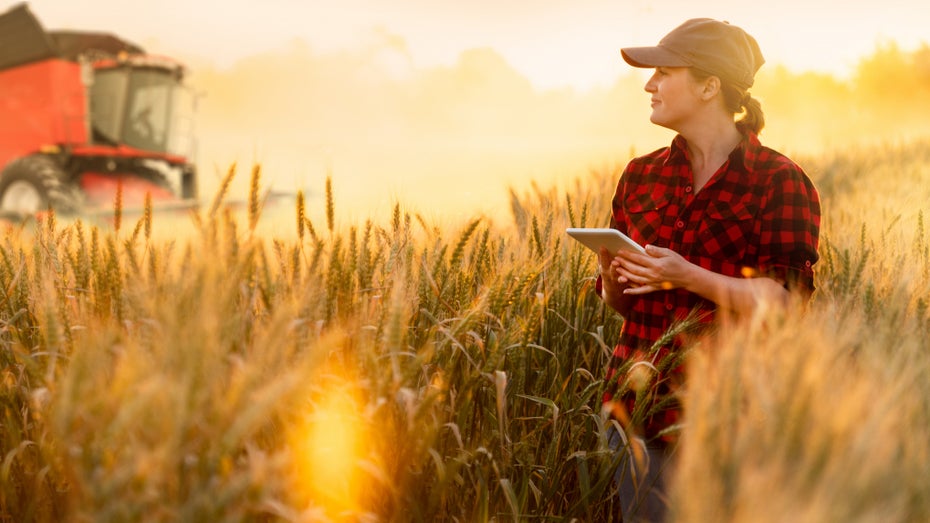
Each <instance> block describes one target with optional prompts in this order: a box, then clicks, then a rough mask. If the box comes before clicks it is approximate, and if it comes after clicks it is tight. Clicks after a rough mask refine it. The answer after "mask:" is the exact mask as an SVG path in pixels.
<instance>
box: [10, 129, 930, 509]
mask: <svg viewBox="0 0 930 523" xmlns="http://www.w3.org/2000/svg"><path fill="white" fill-rule="evenodd" d="M798 160H799V162H800V163H801V164H802V166H803V167H804V168H805V169H806V170H807V171H808V173H809V174H810V175H811V177H812V178H813V179H814V181H815V183H816V184H817V186H818V187H819V189H820V191H821V196H822V198H823V201H824V224H823V229H822V243H821V261H820V262H819V264H818V265H817V267H816V269H817V280H816V283H817V287H818V289H817V291H816V293H815V295H814V299H813V301H812V303H811V304H810V307H809V308H808V309H807V310H806V311H803V312H801V311H798V310H793V311H791V312H788V313H784V314H783V313H780V312H778V311H775V310H767V311H762V312H761V313H760V314H758V315H756V316H755V317H754V318H753V321H751V322H747V323H746V324H745V325H740V326H735V327H734V328H733V329H731V330H729V331H728V332H727V333H726V334H725V335H724V336H722V337H721V339H720V340H719V342H718V343H715V344H714V346H713V347H702V346H698V347H695V348H694V349H692V350H691V351H690V352H689V353H688V355H687V357H688V358H689V360H688V361H689V363H688V365H689V372H690V378H689V380H690V381H689V385H688V389H687V390H686V391H685V395H684V401H685V405H686V418H685V423H684V424H683V426H682V427H681V431H682V446H681V448H680V452H679V458H680V462H679V466H678V468H677V472H676V475H675V477H674V487H673V489H672V499H673V502H674V503H673V514H672V515H673V519H674V520H675V521H681V522H707V521H729V522H749V521H752V522H760V521H761V522H768V521H772V522H787V521H791V522H834V521H835V522H841V521H842V522H851V521H852V522H873V521H874V522H889V521H891V522H894V521H900V522H910V521H914V522H919V521H927V520H930V346H928V344H930V342H928V337H927V332H928V327H930V311H928V304H930V292H928V291H930V239H928V235H927V231H926V228H927V223H926V222H927V220H928V218H930V207H928V203H927V202H928V201H930V142H926V141H915V142H907V143H900V144H887V145H885V146H876V147H873V148H869V149H848V150H844V151H839V152H835V153H829V154H824V155H822V156H816V157H808V158H799V159H798ZM236 172H237V171H236V168H235V166H233V167H231V168H230V170H229V173H228V175H227V183H224V184H222V187H221V189H220V190H219V191H218V192H217V194H216V195H215V197H214V199H213V200H212V201H211V202H209V203H210V205H209V206H204V208H202V209H200V210H198V211H196V212H193V213H191V215H190V216H189V217H186V218H185V220H186V222H187V223H188V224H189V225H188V226H187V227H188V228H189V230H190V233H189V234H183V235H177V234H173V232H174V231H164V230H163V231H159V227H160V222H159V220H160V217H159V216H157V215H156V216H153V215H152V212H146V213H144V214H143V215H142V216H141V217H136V218H130V217H127V216H122V215H121V213H120V209H119V207H118V206H117V207H116V208H115V209H114V216H113V217H112V219H111V220H110V221H108V222H105V223H91V222H82V221H81V220H70V221H65V220H64V218H62V217H56V216H54V215H46V216H43V217H40V218H39V219H37V220H36V221H35V222H31V223H26V224H7V225H4V226H3V233H2V240H0V241H2V244H0V360H2V369H3V370H2V372H3V376H2V382H0V407H2V417H0V452H2V454H0V459H2V461H0V521H16V522H21V521H95V522H98V521H365V522H375V521H460V522H473V521H537V520H539V521H561V520H564V521H618V520H619V515H618V506H617V502H616V499H615V498H614V497H613V496H612V494H611V492H612V491H611V485H610V482H611V476H612V471H613V468H614V467H615V466H616V465H617V458H616V457H615V456H614V455H613V454H611V453H610V452H607V450H606V441H605V435H604V434H605V429H606V426H607V424H608V422H606V421H605V419H604V417H603V416H602V413H601V405H600V398H601V394H602V392H603V390H604V386H605V384H604V381H603V370H604V368H605V366H606V363H607V358H608V355H609V353H610V346H611V345H612V342H613V340H614V339H615V337H616V335H617V332H618V330H619V326H620V321H621V320H620V318H619V317H618V316H616V315H615V314H613V313H612V312H610V311H608V310H606V309H605V308H604V306H603V305H602V304H601V303H600V301H599V300H598V299H597V297H596V296H594V294H593V292H592V286H593V275H594V270H595V266H594V262H595V260H594V257H593V256H592V255H591V254H590V253H588V252H586V251H584V250H583V249H582V248H581V247H580V246H578V245H575V244H574V243H572V242H570V241H568V239H567V237H566V236H565V235H564V233H563V230H564V228H565V227H568V226H589V227H591V226H603V224H604V223H605V222H606V219H607V216H608V209H609V200H610V197H609V196H610V194H611V191H612V188H613V185H614V183H615V181H616V177H617V176H618V175H619V172H618V171H611V170H604V171H600V172H592V173H588V174H585V175H583V176H579V177H577V178H576V179H575V180H573V181H572V182H571V183H567V184H565V186H564V187H548V188H547V187H543V188H541V187H538V186H532V187H531V188H529V189H527V190H525V191H523V192H521V191H520V190H512V192H511V207H512V209H511V211H512V213H511V214H512V220H510V221H507V222H505V223H500V222H498V223H495V222H494V221H493V220H492V219H490V218H487V217H482V216H475V217H474V218H473V219H470V220H464V221H463V222H461V223H451V224H443V225H437V224H435V223H432V222H430V221H429V220H427V219H425V218H424V217H423V216H422V215H421V214H419V213H418V212H417V211H416V209H407V208H404V207H403V206H402V205H401V204H397V205H396V206H395V207H394V212H393V215H392V216H391V218H390V219H388V220H385V221H384V222H383V223H377V222H373V221H370V220H369V221H366V222H364V223H342V222H341V221H340V217H339V206H338V183H337V182H335V181H333V180H327V182H326V186H325V191H326V202H325V204H326V209H325V211H326V212H325V220H323V221H322V222H312V221H311V220H310V219H308V218H307V215H308V213H307V210H306V208H305V206H306V203H305V201H304V199H303V197H302V196H299V197H298V199H297V202H296V204H295V205H294V209H293V211H292V212H291V213H290V214H291V216H292V217H293V218H291V221H290V223H288V224H287V226H286V228H278V229H279V232H278V233H276V234H274V233H269V232H266V231H265V230H264V229H262V228H261V227H260V223H261V221H262V212H263V208H262V202H261V199H260V197H259V194H260V192H261V185H260V179H261V178H260V168H259V167H258V166H256V167H254V168H252V170H251V178H250V181H251V183H250V187H251V190H250V194H249V206H248V209H246V210H245V212H243V213H239V214H237V213H235V212H233V211H231V210H229V209H228V208H226V207H225V206H224V199H225V197H226V194H225V191H226V190H225V188H226V187H229V183H228V180H231V179H232V177H233V176H237V174H236ZM285 229H286V230H285ZM166 232H167V234H165V233H166Z"/></svg>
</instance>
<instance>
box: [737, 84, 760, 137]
mask: <svg viewBox="0 0 930 523" xmlns="http://www.w3.org/2000/svg"><path fill="white" fill-rule="evenodd" d="M738 112H742V113H743V115H742V116H741V117H740V119H739V120H737V121H736V128H737V129H739V130H740V132H741V133H744V134H745V133H747V132H751V133H753V134H759V133H760V132H762V128H763V127H765V115H764V114H763V113H762V104H761V103H760V102H759V100H756V99H755V98H753V97H752V95H751V94H749V92H748V91H747V92H746V93H743V95H742V96H741V98H740V102H739V108H738V110H737V111H734V113H733V114H736V113H738Z"/></svg>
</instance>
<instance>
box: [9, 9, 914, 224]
mask: <svg viewBox="0 0 930 523" xmlns="http://www.w3.org/2000/svg"><path fill="white" fill-rule="evenodd" d="M696 4H700V7H696V6H695V5H696ZM918 4H919V2H917V1H916V0H884V1H881V2H870V3H868V4H865V3H862V2H861V0H827V1H819V0H803V1H802V0H781V1H779V2H751V1H746V0H740V1H736V0H707V1H704V2H695V1H694V0H669V1H666V2H661V3H660V2H648V1H645V0H623V1H610V0H533V1H531V0H503V1H494V2H492V1H490V0H468V1H449V0H339V1H332V2H326V3H324V2H322V1H319V0H222V1H217V0H32V1H31V2H30V6H31V9H32V11H33V12H34V13H35V14H36V16H37V17H38V18H39V19H40V20H41V21H42V23H43V24H44V25H45V26H46V27H47V28H49V29H72V30H97V31H105V32H111V33H115V34H118V35H120V36H122V37H123V38H126V39H128V40H131V41H134V42H136V43H138V44H141V45H143V46H144V47H145V48H146V50H147V51H148V52H150V53H154V54H165V55H168V56H173V57H176V58H180V59H181V60H183V61H185V62H187V63H188V65H190V66H191V69H192V71H193V75H192V83H193V84H194V85H193V86H194V87H195V88H196V89H197V90H198V92H200V93H201V94H202V95H203V96H202V97H201V99H200V100H201V101H200V104H199V109H198V121H197V125H196V130H197V134H196V138H197V143H198V148H197V152H196V154H195V158H196V161H197V163H198V165H199V166H200V168H201V173H202V176H201V178H200V187H201V193H202V194H206V195H211V194H212V193H213V188H212V187H213V186H215V185H216V184H218V181H219V179H220V178H221V177H222V173H224V172H225V171H226V167H227V166H228V165H229V164H230V163H231V162H233V161H238V162H239V163H240V165H241V166H243V169H242V171H240V172H247V170H248V169H247V168H246V166H248V165H249V164H250V162H252V161H255V162H259V163H261V164H262V166H263V181H267V182H268V183H269V184H271V185H272V186H273V187H275V188H276V189H280V190H296V189H303V190H306V191H308V192H309V193H310V194H312V195H313V196H312V197H311V199H310V205H309V208H310V211H311V212H318V211H319V210H320V209H321V208H322V206H321V201H322V200H321V199H320V197H319V193H320V190H321V189H322V187H323V180H324V178H325V176H327V175H328V174H329V173H332V175H333V180H334V185H335V187H336V190H337V201H338V202H339V205H338V206H337V207H339V208H340V209H342V211H343V212H345V211H346V209H347V208H348V209H350V210H352V211H353V212H356V213H357V214H356V216H362V215H365V214H369V213H375V212H378V211H381V212H386V211H389V210H390V209H391V207H392V203H393V202H392V200H393V199H394V198H395V197H396V198H397V199H398V200H401V201H404V202H409V203H411V204H413V205H414V206H415V207H418V208H420V209H425V210H429V211H436V212H437V213H439V212H441V213H443V214H446V215H448V214H450V213H461V214H462V215H465V216H470V215H471V214H472V212H473V211H474V210H475V209H484V210H487V212H488V213H489V214H493V213H495V212H497V213H499V212H502V211H501V210H502V209H503V210H506V209H507V208H508V204H507V201H508V200H507V195H508V192H507V190H506V187H507V186H508V185H513V186H516V187H521V186H525V185H527V184H528V183H529V181H530V180H532V181H534V182H539V183H541V184H542V185H543V186H546V185H548V184H549V183H550V181H569V180H570V179H571V178H572V177H574V176H576V175H583V174H584V173H586V172H588V169H602V168H605V167H608V166H611V165H615V164H616V163H617V162H623V161H625V160H626V159H627V158H628V154H629V152H630V151H631V150H632V149H633V147H634V146H635V147H636V148H637V150H639V151H644V150H652V148H657V147H660V146H662V145H665V144H666V143H667V141H668V140H669V139H670V135H669V134H668V133H667V132H666V131H665V130H664V129H659V128H657V127H656V126H653V125H650V124H649V120H648V112H649V103H648V95H646V93H644V92H643V91H642V80H641V79H638V78H636V76H635V75H632V76H631V75H630V74H629V73H630V72H631V71H632V69H631V68H630V67H629V66H627V65H626V64H625V63H623V61H622V60H621V58H620V55H619V49H620V48H621V47H624V46H636V45H654V44H655V43H657V42H658V40H659V39H660V38H661V37H662V36H663V35H664V34H666V33H667V32H668V31H669V30H671V29H672V28H674V27H675V26H676V25H678V24H679V23H681V22H682V21H684V20H686V19H688V18H693V17H699V16H707V17H712V18H717V19H722V20H728V21H730V22H731V23H734V24H737V25H740V26H742V27H743V28H745V29H746V30H748V31H749V32H750V33H751V34H753V35H754V36H756V38H757V39H758V40H759V43H760V45H761V47H762V50H763V52H764V53H765V55H766V57H767V60H768V63H769V64H778V63H780V64H784V65H787V66H788V67H789V68H791V69H793V70H794V71H795V72H798V71H802V70H817V71H822V72H828V73H832V74H835V75H838V76H841V77H842V76H845V75H847V74H849V73H851V72H853V69H854V67H855V65H856V64H857V63H858V61H859V58H860V57H862V56H868V55H872V54H873V53H874V51H875V49H876V46H877V45H878V44H879V43H882V42H888V41H890V40H894V41H896V42H897V43H898V44H899V45H900V46H901V47H902V48H904V49H905V50H911V49H914V48H916V47H917V46H918V45H919V44H920V43H921V42H930V9H927V8H926V7H917V5H918ZM12 5H14V3H13V2H12V1H10V0H0V11H5V10H6V9H8V8H9V7H11V6H12ZM773 70H774V69H773V68H772V66H771V65H769V66H768V67H767V68H764V69H763V71H762V73H763V74H767V72H768V71H773ZM527 80H529V82H527ZM566 86H569V87H574V88H575V90H574V91H568V90H566V89H561V88H562V87H566ZM802 87H803V86H801V85H795V84H792V89H791V92H790V93H787V94H786V93H781V98H782V99H783V100H784V99H786V97H787V98H788V101H787V102H785V101H782V102H781V103H780V104H779V103H778V100H777V97H776V96H775V94H776V93H768V94H769V95H770V100H769V101H771V103H768V101H767V102H766V103H767V105H766V106H765V107H766V110H767V111H768V110H769V109H773V112H767V113H766V115H767V117H768V116H771V118H767V123H770V125H768V126H767V128H766V134H765V139H766V143H767V144H768V145H772V146H775V147H776V148H782V147H783V146H786V147H790V148H791V149H794V150H799V149H797V148H798V147H799V145H798V144H800V145H803V146H804V149H803V150H811V149H813V150H818V149H819V148H820V147H822V146H824V144H827V142H829V143H830V144H835V143H842V138H836V137H835V134H836V133H837V130H836V129H833V128H831V130H826V129H827V128H826V127H825V125H828V124H830V123H831V122H835V121H837V119H836V118H818V117H817V115H819V114H822V113H824V112H826V114H831V113H830V111H836V110H837V109H835V108H834V109H829V108H826V109H825V107H823V106H821V105H822V104H821V105H817V106H814V107H812V106H811V105H810V103H808V104H807V105H805V102H810V100H807V99H806V98H805V96H806V95H804V94H802V89H801V88H802ZM554 88H559V89H554ZM807 89H808V92H810V91H811V89H814V90H816V85H813V86H812V85H808V87H807ZM755 94H757V95H761V97H762V99H765V95H766V93H765V90H764V86H763V85H757V86H756V89H755ZM792 97H795V98H796V99H797V103H795V102H794V100H795V98H792ZM805 107H807V109H804V108H805ZM831 107H832V106H831ZM779 108H780V109H781V111H782V113H781V114H779V113H778V109H779ZM787 113H791V114H787ZM795 113H797V114H795ZM808 113H809V114H808ZM798 115H801V116H804V115H808V116H810V117H811V118H813V120H812V121H807V120H805V123H803V124H801V123H798V122H797V120H796V118H798V117H799V116H798ZM873 127H874V126H873ZM870 129H872V127H870ZM844 136H845V134H844ZM831 140H832V141H831ZM647 148H648V149H647ZM247 182H248V180H247V178H246V177H245V175H241V176H240V177H239V179H237V180H236V181H235V182H234V188H233V190H232V193H231V194H245V190H247V187H245V190H243V189H242V188H236V187H235V183H239V184H240V185H243V186H247Z"/></svg>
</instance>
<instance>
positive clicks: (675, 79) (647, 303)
mask: <svg viewBox="0 0 930 523" xmlns="http://www.w3.org/2000/svg"><path fill="white" fill-rule="evenodd" d="M621 52H622V55H623V58H624V60H626V62H627V63H629V64H630V65H632V66H634V67H643V68H654V69H655V72H654V73H653V75H652V77H651V78H649V80H648V81H647V82H646V85H645V90H646V92H648V93H649V94H650V95H651V100H650V101H651V106H652V114H651V116H650V120H651V121H652V123H654V124H656V125H660V126H662V127H666V128H668V129H671V130H674V131H676V132H677V133H678V135H677V136H676V137H675V138H674V139H673V140H672V143H671V145H670V146H669V147H664V148H662V149H659V150H657V151H655V152H653V153H650V154H647V155H645V156H642V157H639V158H635V159H633V160H632V161H630V163H629V164H628V165H627V167H626V169H625V170H624V172H623V175H622V176H621V178H620V181H619V183H618V185H617V190H616V193H615V195H614V198H613V207H612V216H611V226H612V227H614V228H616V229H619V230H620V231H622V232H624V233H626V234H627V235H629V236H630V237H632V238H633V239H634V240H636V241H637V242H638V243H640V244H643V245H646V254H637V253H628V252H621V253H618V254H616V255H614V254H613V253H608V252H607V250H606V249H602V250H601V253H600V257H599V270H600V278H599V280H598V289H599V292H600V294H601V296H602V298H603V299H604V301H605V303H606V304H608V305H609V306H610V307H612V308H613V309H615V310H616V311H618V312H619V313H620V314H621V315H622V316H623V318H624V322H623V326H622V330H621V334H620V340H619V342H618V344H617V346H616V347H615V349H614V353H613V358H612V359H611V362H610V364H609V367H608V373H607V375H608V381H609V382H610V383H611V384H612V387H611V389H610V391H609V392H608V394H607V395H606V397H605V405H606V406H607V407H608V409H609V411H610V412H611V413H613V414H614V418H615V419H617V421H618V422H619V423H620V425H621V426H622V427H623V428H624V431H623V432H617V431H614V433H613V434H612V437H611V439H612V443H613V445H614V446H615V448H620V447H621V446H622V447H623V448H624V449H627V450H628V451H630V455H631V457H632V459H630V460H628V463H626V464H624V465H622V466H621V468H620V469H619V470H618V474H617V476H618V483H619V489H620V494H621V503H622V504H623V511H624V521H625V522H631V521H658V520H661V519H662V518H663V517H664V513H665V502H664V501H665V500H664V486H663V485H664V478H665V477H666V476H668V472H667V471H666V469H667V467H668V466H669V465H670V464H671V463H672V462H671V460H670V459H669V458H670V456H671V453H672V451H673V449H674V441H675V437H676V435H677V423H678V419H679V413H680V406H679V404H678V402H677V397H676V389H677V388H678V387H679V385H680V383H681V378H682V376H683V373H682V368H681V361H682V354H683V352H684V348H685V347H686V346H687V345H688V344H689V342H690V341H693V340H695V339H697V338H699V337H700V335H701V334H702V333H703V334H706V333H707V330H708V328H709V327H712V326H713V325H715V324H716V323H718V322H719V321H720V319H721V316H722V314H724V313H726V314H727V315H728V316H735V317H740V316H745V315H748V314H751V313H752V312H753V311H754V310H755V309H756V308H757V307H758V306H759V305H760V304H763V303H769V304H771V303H788V297H789V295H790V294H789V293H791V292H795V291H796V292H798V293H800V294H801V295H802V296H804V297H805V298H807V297H809V296H810V293H811V292H813V289H814V284H813V265H814V263H815V262H816V261H817V258H818V255H817V242H818V233H819V228H820V201H819V196H818V194H817V190H816V189H815V188H814V186H813V184H812V183H811V181H810V180H809V179H808V177H807V175H806V174H805V173H804V172H803V171H802V170H801V168H800V167H798V165H796V164H795V163H794V162H792V161H791V160H790V159H788V158H787V157H785V156H784V155H782V154H780V153H778V152H776V151H774V150H772V149H769V148H767V147H764V146H762V145H761V144H760V143H759V139H758V137H757V135H758V134H759V132H760V131H761V130H762V127H763V124H764V119H763V115H762V109H761V106H760V104H759V102H758V101H757V100H755V99H754V98H752V96H750V94H749V92H748V90H749V88H750V87H752V85H753V80H754V76H755V73H756V72H757V71H758V69H759V67H760V66H761V65H762V63H763V62H764V60H763V58H762V53H761V52H760V50H759V46H758V44H757V43H756V41H755V39H754V38H753V37H752V36H750V35H748V34H747V33H746V32H745V31H743V30H742V29H740V28H738V27H736V26H734V25H730V24H728V23H726V22H719V21H716V20H711V19H706V18H701V19H693V20H688V21H686V22H685V23H683V24H682V25H680V26H679V27H677V28H676V29H674V30H673V31H672V32H670V33H669V34H668V35H666V36H665V37H664V38H663V39H662V40H661V41H660V42H659V44H658V45H657V46H655V47H634V48H625V49H622V50H621ZM686 318H688V319H689V321H690V322H691V323H695V324H696V325H697V327H696V328H692V329H690V331H686V332H678V333H677V334H676V333H675V331H674V328H675V326H676V325H680V324H682V322H684V320H686ZM685 323H688V322H685ZM670 329H673V330H671V331H670ZM621 440H624V441H626V442H627V443H628V445H625V444H623V443H622V442H621Z"/></svg>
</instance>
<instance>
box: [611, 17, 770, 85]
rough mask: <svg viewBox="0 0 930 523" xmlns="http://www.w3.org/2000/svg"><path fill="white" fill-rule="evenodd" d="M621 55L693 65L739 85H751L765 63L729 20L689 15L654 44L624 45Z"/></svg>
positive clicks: (644, 63)
mask: <svg viewBox="0 0 930 523" xmlns="http://www.w3.org/2000/svg"><path fill="white" fill-rule="evenodd" d="M620 54H622V55H623V59H624V60H626V62H627V63H628V64H630V65H632V66H633V67H649V68H651V67H694V68H695V69H700V70H702V71H704V72H707V73H710V74H712V75H714V76H718V77H720V79H721V80H723V81H724V82H729V83H732V84H733V85H735V86H736V87H739V88H741V89H749V88H750V87H752V84H753V81H754V77H755V75H756V72H757V71H758V70H759V68H760V67H762V64H763V63H765V59H764V58H763V57H762V51H761V50H760V49H759V44H758V43H757V42H756V39H755V38H753V37H752V36H750V35H749V33H747V32H746V31H743V30H742V29H740V28H739V27H737V26H735V25H731V24H730V23H729V22H720V21H717V20H713V19H710V18H693V19H691V20H688V21H686V22H685V23H683V24H681V25H679V26H678V27H676V28H675V29H673V30H672V32H670V33H669V34H667V35H665V37H664V38H662V40H660V41H659V45H657V46H654V47H625V48H623V49H621V50H620Z"/></svg>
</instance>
